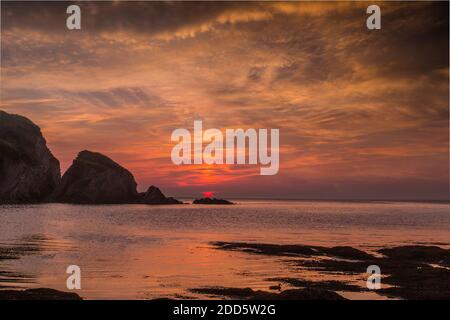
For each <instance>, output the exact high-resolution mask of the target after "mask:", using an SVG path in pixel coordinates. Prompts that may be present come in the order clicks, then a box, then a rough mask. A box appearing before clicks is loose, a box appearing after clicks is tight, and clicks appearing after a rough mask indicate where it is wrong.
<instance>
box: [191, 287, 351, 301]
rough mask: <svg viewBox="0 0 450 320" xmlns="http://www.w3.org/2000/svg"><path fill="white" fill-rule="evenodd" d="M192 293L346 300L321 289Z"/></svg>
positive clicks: (208, 289)
mask: <svg viewBox="0 0 450 320" xmlns="http://www.w3.org/2000/svg"><path fill="white" fill-rule="evenodd" d="M190 291H192V292H195V293H200V294H207V295H215V296H225V297H231V298H237V299H244V300H346V299H345V298H343V297H341V296H340V295H339V294H337V293H335V292H332V291H328V290H320V289H289V290H285V291H282V292H280V293H274V292H266V291H261V290H258V291H254V290H252V289H250V288H223V287H214V288H195V289H191V290H190Z"/></svg>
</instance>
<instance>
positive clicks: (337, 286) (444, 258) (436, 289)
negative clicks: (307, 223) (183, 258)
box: [212, 242, 450, 300]
mask: <svg viewBox="0 0 450 320" xmlns="http://www.w3.org/2000/svg"><path fill="white" fill-rule="evenodd" d="M212 244H213V245H215V246H216V247H217V248H218V249H221V250H237V251H242V252H248V253H252V254H262V255H275V256H291V257H293V258H292V260H290V261H289V262H290V264H292V265H294V266H297V267H298V266H300V267H301V268H302V269H303V268H305V269H308V270H313V271H317V272H320V273H344V274H347V275H354V274H359V275H363V276H366V275H367V274H366V272H367V271H366V269H367V267H368V266H369V265H378V266H379V267H380V269H381V272H382V274H383V278H382V287H381V289H378V290H377V291H376V292H377V293H378V294H382V295H386V296H389V297H395V298H404V299H411V300H423V299H446V300H448V299H449V297H450V283H449V281H448V279H449V278H450V269H449V256H450V250H449V249H444V248H440V247H436V246H418V245H412V246H402V247H394V248H383V249H380V250H378V252H379V253H381V254H383V256H382V257H375V256H373V255H370V254H369V253H366V252H364V251H361V250H358V249H355V248H352V247H331V248H326V247H319V246H305V245H276V244H260V243H242V242H213V243H212ZM323 256H328V257H330V256H331V257H334V259H329V258H324V257H323ZM311 257H312V258H313V259H311ZM294 258H295V260H294ZM342 258H344V259H345V260H342ZM268 280H270V281H279V282H284V283H289V284H290V285H293V286H296V287H304V288H309V289H319V290H333V291H334V290H336V291H361V290H362V291H364V290H365V288H363V287H359V286H355V285H352V284H349V283H345V282H343V283H340V282H339V281H314V282H313V281H307V280H302V279H293V278H270V279H268ZM385 284H387V285H390V286H389V287H385V286H384V285H385Z"/></svg>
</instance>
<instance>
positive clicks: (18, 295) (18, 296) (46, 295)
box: [0, 288, 82, 300]
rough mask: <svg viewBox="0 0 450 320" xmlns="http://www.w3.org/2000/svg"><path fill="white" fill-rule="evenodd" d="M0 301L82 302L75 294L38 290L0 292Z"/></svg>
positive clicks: (45, 289)
mask: <svg viewBox="0 0 450 320" xmlns="http://www.w3.org/2000/svg"><path fill="white" fill-rule="evenodd" d="M0 300H82V299H81V297H80V296H79V295H78V294H76V293H73V292H63V291H58V290H54V289H47V288H38V289H27V290H0Z"/></svg>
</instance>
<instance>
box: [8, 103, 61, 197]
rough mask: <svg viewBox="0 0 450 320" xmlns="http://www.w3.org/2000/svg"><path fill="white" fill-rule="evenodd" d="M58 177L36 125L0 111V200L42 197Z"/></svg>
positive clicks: (59, 175)
mask: <svg viewBox="0 0 450 320" xmlns="http://www.w3.org/2000/svg"><path fill="white" fill-rule="evenodd" d="M60 179H61V171H60V167H59V161H58V160H57V159H56V158H55V157H54V156H53V155H52V153H51V152H50V150H49V149H48V148H47V145H46V141H45V139H44V137H43V136H42V133H41V130H40V128H39V127H38V126H37V125H35V124H34V123H33V122H31V121H30V120H28V119H27V118H25V117H22V116H19V115H12V114H9V113H6V112H4V111H0V204H5V203H11V204H13V203H14V204H17V203H37V202H42V201H46V200H47V199H48V197H49V195H50V194H51V193H52V192H53V190H54V189H55V187H56V186H57V185H58V183H59V181H60Z"/></svg>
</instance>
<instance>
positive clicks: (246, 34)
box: [1, 1, 449, 200]
mask: <svg viewBox="0 0 450 320" xmlns="http://www.w3.org/2000/svg"><path fill="white" fill-rule="evenodd" d="M72 3H73V2H71V3H70V4H72ZM375 3H376V4H378V5H379V6H380V8H381V19H382V20H381V24H382V27H381V30H368V29H367V28H366V18H367V16H368V15H367V14H366V8H367V6H368V5H369V4H374V2H370V3H365V2H335V3H331V2H326V3H325V2H322V3H318V2H316V3H313V2H227V3H226V2H119V1H116V2H95V3H93V2H89V3H87V2H80V3H78V4H79V6H80V8H81V30H68V29H67V28H66V18H67V17H68V15H67V14H66V8H67V6H68V5H69V3H62V2H53V3H24V2H21V3H20V2H5V1H2V3H1V4H2V12H1V18H2V19H1V26H2V33H1V54H2V55H1V62H2V66H1V76H2V79H1V80H2V81H1V109H2V110H5V111H7V112H10V113H15V114H20V115H24V116H26V117H28V118H29V119H31V120H32V121H33V122H35V123H36V124H38V125H39V126H40V127H41V129H42V132H43V134H44V136H45V138H46V140H47V143H48V146H49V148H50V149H51V151H52V152H53V154H54V155H55V156H56V157H57V158H58V159H59V160H60V162H61V169H62V173H64V171H65V170H66V169H67V168H68V167H69V166H70V164H71V163H72V160H73V159H74V158H75V157H76V155H77V154H78V152H80V151H81V150H85V149H87V150H91V151H96V152H101V153H103V154H105V155H107V156H109V157H111V158H112V159H113V160H115V161H116V162H118V163H119V164H121V165H122V166H124V167H126V168H127V169H129V170H130V171H131V172H132V173H133V174H134V176H135V178H136V181H137V183H138V188H139V190H141V191H144V190H146V188H147V187H149V186H150V185H157V186H158V187H160V188H161V189H162V191H163V192H164V193H165V194H167V195H171V196H178V197H183V196H189V197H190V196H201V195H202V192H215V194H216V195H217V196H219V197H225V198H226V197H230V198H236V197H241V198H244V197H250V198H288V199H400V200H437V199H441V200H448V199H449V82H448V81H449V80H448V79H449V60H448V59H449V49H448V48H449V47H448V46H449V42H448V41H449V33H448V21H449V20H448V19H449V17H448V3H446V2H440V3H429V2H428V3H424V2H408V3H406V2H396V3H383V2H375ZM194 120H202V121H203V126H204V128H205V129H209V128H218V129H220V130H222V131H224V130H225V129H226V128H243V129H248V128H254V129H260V128H268V129H270V128H278V129H279V130H280V169H279V172H278V174H277V175H273V176H261V175H260V169H259V168H260V166H259V165H256V166H255V165H182V166H175V165H174V164H173V163H172V161H171V157H170V155H171V150H172V148H173V147H174V145H175V143H174V142H171V140H170V137H171V133H172V131H173V130H175V129H178V128H186V129H188V130H191V131H192V130H193V122H194Z"/></svg>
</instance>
